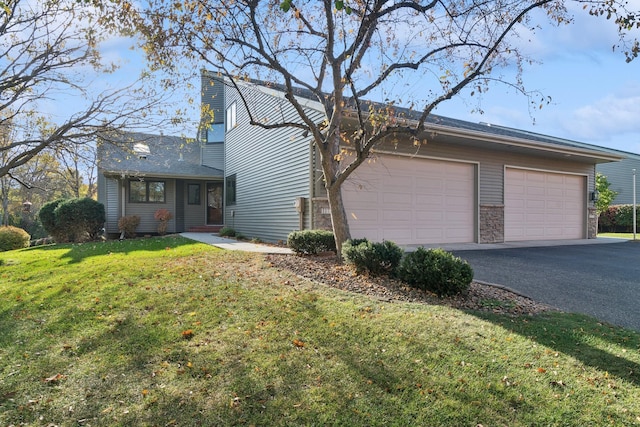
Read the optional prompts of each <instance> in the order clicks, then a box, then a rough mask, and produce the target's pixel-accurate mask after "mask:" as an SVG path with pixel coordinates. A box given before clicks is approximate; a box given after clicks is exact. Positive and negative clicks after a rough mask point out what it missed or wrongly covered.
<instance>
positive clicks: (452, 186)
mask: <svg viewBox="0 0 640 427" xmlns="http://www.w3.org/2000/svg"><path fill="white" fill-rule="evenodd" d="M476 175H477V174H476V166H475V164H471V163H462V162H451V161H443V160H432V159H421V158H408V157H402V156H392V155H380V156H378V157H376V158H375V159H373V160H371V161H369V162H368V163H364V164H362V165H361V166H360V167H359V168H358V169H357V170H356V171H355V172H354V173H353V174H352V175H351V176H350V177H349V179H348V180H347V181H346V182H345V183H344V185H343V189H342V194H343V199H344V205H345V210H346V213H347V218H348V220H349V226H350V229H351V235H352V236H353V237H354V238H360V237H366V238H368V239H370V240H372V241H382V240H392V241H394V242H396V243H398V244H401V245H411V244H414V245H420V244H436V243H468V242H475V241H476V235H477V231H476V230H477V226H476V223H477V219H476V218H477V214H476V212H477V209H476V206H477V204H478V202H477V197H476V188H477V185H476V182H477V181H476ZM504 183H505V184H504V185H505V189H504V204H505V216H504V237H505V241H519V240H552V239H581V238H584V236H585V230H586V226H585V221H586V220H585V206H586V200H585V198H586V177H585V176H583V175H571V174H562V173H553V172H544V171H536V170H528V169H518V168H506V170H505V180H504Z"/></svg>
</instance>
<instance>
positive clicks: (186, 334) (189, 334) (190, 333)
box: [182, 329, 193, 340]
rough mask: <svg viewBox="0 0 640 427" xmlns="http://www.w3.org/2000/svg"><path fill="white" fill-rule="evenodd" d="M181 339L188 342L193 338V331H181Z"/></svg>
mask: <svg viewBox="0 0 640 427" xmlns="http://www.w3.org/2000/svg"><path fill="white" fill-rule="evenodd" d="M182 338H184V339H186V340H190V339H191V338H193V331H192V330H191V329H187V330H186V331H182Z"/></svg>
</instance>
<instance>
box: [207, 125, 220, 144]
mask: <svg viewBox="0 0 640 427" xmlns="http://www.w3.org/2000/svg"><path fill="white" fill-rule="evenodd" d="M222 142H224V123H212V124H211V125H210V126H209V129H207V144H219V143H222Z"/></svg>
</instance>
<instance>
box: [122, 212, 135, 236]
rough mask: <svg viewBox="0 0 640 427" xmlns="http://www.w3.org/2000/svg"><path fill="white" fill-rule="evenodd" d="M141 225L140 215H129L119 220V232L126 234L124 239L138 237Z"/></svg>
mask: <svg viewBox="0 0 640 427" xmlns="http://www.w3.org/2000/svg"><path fill="white" fill-rule="evenodd" d="M138 225H140V217H139V216H138V215H128V216H123V217H120V219H119V220H118V230H120V231H121V232H122V233H124V237H127V238H133V237H136V228H138Z"/></svg>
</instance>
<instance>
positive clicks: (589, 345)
mask: <svg viewBox="0 0 640 427" xmlns="http://www.w3.org/2000/svg"><path fill="white" fill-rule="evenodd" d="M470 313H471V314H473V315H474V316H476V317H479V318H481V319H483V320H487V321H489V322H492V323H494V324H497V325H499V326H501V327H503V328H505V329H507V330H510V331H511V332H513V333H516V334H518V335H521V336H523V337H525V338H527V339H530V340H533V341H536V342H537V343H539V344H541V345H544V346H546V347H548V348H551V349H553V350H556V351H559V352H561V353H564V354H566V355H568V356H571V357H574V358H575V359H577V360H579V361H580V362H582V363H583V364H584V365H586V366H590V367H593V368H596V369H599V370H601V371H604V372H608V373H609V374H611V375H615V376H616V377H618V378H620V379H622V380H625V381H628V382H630V383H632V384H634V385H636V386H640V356H639V350H640V334H639V333H638V332H635V331H632V330H629V329H625V328H622V327H618V326H613V325H609V324H607V323H604V322H600V321H598V320H597V319H595V318H593V317H590V316H587V315H582V314H576V313H562V312H551V313H544V314H539V315H536V316H519V317H511V316H505V315H497V314H493V313H488V312H477V311H476V312H470ZM596 344H597V345H596ZM606 347H611V350H607V349H606ZM615 347H618V348H617V349H616V348H615ZM614 351H615V353H614ZM616 353H617V354H616ZM625 355H628V357H625ZM634 359H635V360H634Z"/></svg>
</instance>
